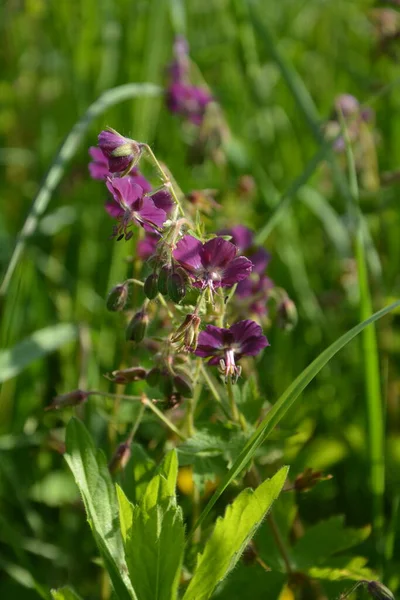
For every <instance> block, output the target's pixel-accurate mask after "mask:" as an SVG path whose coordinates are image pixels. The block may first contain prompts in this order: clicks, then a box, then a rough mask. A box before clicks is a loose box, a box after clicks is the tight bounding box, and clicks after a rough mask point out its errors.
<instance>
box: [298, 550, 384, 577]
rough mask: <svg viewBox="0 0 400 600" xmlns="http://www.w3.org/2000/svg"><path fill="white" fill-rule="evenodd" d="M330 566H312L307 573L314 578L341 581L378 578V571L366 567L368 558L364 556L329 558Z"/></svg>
mask: <svg viewBox="0 0 400 600" xmlns="http://www.w3.org/2000/svg"><path fill="white" fill-rule="evenodd" d="M329 563H330V564H329V567H312V568H311V569H308V571H307V573H308V575H310V577H312V578H313V579H324V580H326V581H341V580H344V579H351V580H353V581H359V580H360V579H376V573H374V572H373V571H372V570H371V569H369V568H368V567H366V566H365V565H366V563H367V559H366V558H364V557H363V556H340V557H337V558H334V559H330V560H329Z"/></svg>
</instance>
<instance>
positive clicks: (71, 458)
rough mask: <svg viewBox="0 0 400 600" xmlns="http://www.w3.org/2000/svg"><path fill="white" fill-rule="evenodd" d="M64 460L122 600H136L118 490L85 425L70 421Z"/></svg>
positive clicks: (102, 455)
mask: <svg viewBox="0 0 400 600" xmlns="http://www.w3.org/2000/svg"><path fill="white" fill-rule="evenodd" d="M66 448H67V452H66V454H65V459H66V461H67V463H68V466H69V468H70V469H71V471H72V473H73V475H74V477H75V481H76V483H77V486H78V488H79V491H80V493H81V495H82V499H83V503H84V505H85V509H86V515H87V519H88V521H89V524H90V527H91V529H92V532H93V536H94V538H95V541H96V544H97V546H98V548H99V551H100V553H101V555H102V558H103V560H104V564H105V567H106V569H107V571H108V573H109V575H110V578H111V581H112V584H113V586H114V589H115V591H116V594H117V596H118V598H119V600H131V599H132V598H134V599H135V600H137V596H136V594H135V592H134V590H133V588H132V585H131V583H130V581H129V578H128V576H127V566H126V563H125V558H124V551H123V543H122V537H121V532H120V529H119V526H118V521H119V520H118V507H117V499H116V494H115V488H114V485H113V482H112V480H111V476H110V473H109V471H108V468H107V463H106V459H105V456H104V454H103V453H102V452H101V451H100V450H98V451H96V448H95V446H94V444H93V441H92V439H91V437H90V435H89V433H88V431H87V430H86V428H85V426H84V425H83V423H81V422H80V421H78V420H77V419H71V421H70V422H69V424H68V427H67V433H66Z"/></svg>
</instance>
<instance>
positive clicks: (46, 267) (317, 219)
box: [0, 0, 400, 599]
mask: <svg viewBox="0 0 400 600" xmlns="http://www.w3.org/2000/svg"><path fill="white" fill-rule="evenodd" d="M372 8H373V4H372V3H371V2H367V1H365V2H364V1H361V0H357V1H352V2H350V1H349V0H335V1H333V0H325V1H323V0H307V1H306V2H305V1H302V0H282V1H281V2H275V1H272V0H258V1H256V0H255V1H253V2H247V1H245V0H209V1H208V2H204V1H199V0H190V1H187V2H183V1H177V0H175V1H174V0H169V1H167V0H137V1H135V2H132V1H129V2H128V1H127V0H118V1H113V0H82V1H81V2H68V1H67V0H60V1H59V2H51V1H50V2H46V1H45V0H26V1H25V2H19V1H17V0H8V1H5V2H3V3H2V4H1V6H0V33H1V39H2V44H1V49H0V56H1V64H0V69H1V71H0V173H1V178H0V203H1V218H0V265H1V268H2V270H4V272H5V269H6V267H7V264H8V261H9V260H10V257H11V254H12V251H13V248H14V245H15V240H16V236H17V235H18V232H19V231H20V230H21V228H22V226H23V223H24V220H25V218H26V216H27V214H28V212H29V210H30V206H31V202H32V199H33V197H34V196H35V194H36V192H37V190H38V189H39V186H40V181H41V179H42V177H43V175H44V174H45V172H46V170H47V168H48V166H49V164H50V163H51V161H52V160H53V158H54V156H55V154H56V152H57V150H58V148H59V145H60V144H61V142H62V141H63V139H64V137H65V136H66V135H67V133H68V132H69V131H70V129H71V128H72V126H73V125H74V123H75V122H76V121H77V120H78V119H79V118H80V117H81V116H82V114H83V113H84V112H85V110H86V109H87V107H88V106H89V105H90V104H91V103H92V102H93V101H95V100H96V98H97V97H98V96H99V95H100V94H101V93H102V92H103V91H105V90H106V89H108V88H109V87H113V86H117V85H121V84H125V83H129V82H135V83H140V82H151V83H155V84H160V85H163V83H164V81H165V65H166V63H168V61H169V60H170V59H171V48H172V42H173V38H174V35H175V34H176V33H183V34H185V35H186V36H187V37H188V39H189V42H190V48H191V57H192V59H193V61H194V62H195V63H196V64H197V65H198V67H199V69H200V71H201V73H202V76H203V77H204V80H205V81H206V82H207V84H208V86H209V87H210V89H211V90H212V92H213V94H214V95H215V98H216V99H217V101H218V102H220V104H221V106H222V109H223V112H224V115H225V118H226V121H227V123H228V125H229V127H230V130H231V132H232V138H231V142H230V145H229V148H228V162H227V164H226V166H225V167H223V168H217V167H216V166H215V165H213V164H212V162H211V161H205V163H204V164H199V165H195V166H193V165H190V164H189V163H188V160H187V145H186V143H185V140H184V136H183V134H182V128H181V125H180V122H179V120H178V119H177V118H176V117H174V116H172V115H170V114H169V113H168V112H167V110H166V108H165V106H164V103H163V99H162V97H161V96H160V97H158V98H137V99H134V100H128V101H124V102H123V103H121V104H120V105H118V106H114V107H111V108H109V109H108V110H107V111H106V113H105V114H103V115H102V116H100V117H98V118H96V119H95V121H94V122H93V123H92V124H91V126H90V128H89V130H88V133H87V135H86V137H85V139H84V140H83V142H82V144H81V145H80V146H79V149H78V151H77V153H76V155H75V156H74V158H73V160H72V161H71V163H70V164H68V165H67V167H66V170H65V173H64V176H63V178H62V181H61V184H60V185H59V186H58V187H57V189H56V191H55V193H54V194H53V196H52V198H51V202H50V204H49V206H48V208H47V210H46V212H45V215H44V216H43V218H41V219H40V222H39V226H38V228H37V230H36V231H35V232H34V234H33V236H32V237H31V238H30V239H29V240H28V243H27V247H26V250H25V252H24V254H23V257H22V260H21V261H20V262H19V264H18V266H17V268H16V271H15V273H14V275H13V277H12V280H11V283H10V286H9V289H8V290H7V293H6V294H5V296H4V297H2V298H1V307H0V308H1V324H0V336H1V337H0V340H1V342H0V343H1V348H4V349H5V348H12V347H13V346H14V345H15V344H17V343H18V342H20V341H21V340H23V339H24V338H25V337H27V336H28V335H29V334H31V333H32V332H34V331H36V330H39V329H42V328H44V327H48V326H52V325H54V326H55V325H58V324H60V323H72V324H79V325H80V329H79V338H78V340H77V341H75V342H70V343H67V344H65V345H63V346H62V348H61V349H60V350H59V351H58V352H57V353H52V354H49V355H47V356H45V357H44V358H43V359H42V360H39V361H35V362H34V363H33V364H32V365H29V366H28V367H27V368H25V369H24V370H23V372H22V373H20V374H19V375H18V376H17V377H13V378H11V379H9V380H8V381H6V382H5V383H3V384H2V388H1V397H0V525H1V526H0V568H3V575H0V596H1V597H4V598H8V597H9V598H23V599H29V598H34V597H37V596H36V592H35V591H34V586H35V583H34V582H33V580H32V574H33V575H34V578H35V579H36V581H38V582H40V583H41V584H42V585H43V586H44V587H45V588H49V587H51V586H53V585H54V586H55V585H60V584H61V583H63V581H74V582H77V583H80V585H81V589H82V593H84V590H85V589H87V590H88V597H90V593H93V590H92V589H91V581H90V580H91V572H90V569H92V570H93V573H96V576H97V574H98V569H97V567H96V566H95V565H90V564H89V571H88V563H87V562H85V560H86V558H87V557H88V556H90V555H91V552H93V543H92V541H91V539H90V535H89V532H88V530H87V528H86V526H85V523H84V519H83V518H82V515H81V514H79V512H77V511H76V510H74V509H73V508H71V505H70V504H68V502H69V501H70V499H71V498H73V497H74V488H73V485H72V482H71V479H70V477H69V475H68V474H67V472H66V468H65V466H64V464H63V460H62V458H61V456H58V455H57V453H55V452H52V451H50V450H49V448H48V444H47V443H46V440H47V437H48V435H47V434H48V430H49V429H50V427H52V428H54V427H60V428H61V427H63V426H64V424H65V422H66V420H67V418H68V416H65V417H64V416H56V417H54V416H52V415H51V416H48V415H44V413H43V407H44V406H45V405H47V404H48V403H50V401H51V399H52V397H53V396H54V395H55V393H56V392H63V391H68V390H71V389H74V388H76V387H78V386H81V387H91V388H94V387H98V386H105V385H106V384H105V383H104V380H103V373H104V372H106V371H109V370H111V369H112V368H113V367H114V365H116V364H119V362H120V361H121V353H122V351H121V346H122V340H123V328H122V327H118V326H116V319H115V317H114V316H110V315H109V314H107V313H106V312H105V309H104V300H103V299H104V297H105V296H106V294H107V292H108V290H109V289H110V287H111V286H112V285H113V284H115V283H117V282H118V281H120V280H121V278H123V277H124V276H125V275H126V273H127V272H128V267H127V264H126V262H125V261H124V257H125V255H126V248H125V247H124V245H123V244H122V245H119V244H116V243H114V242H112V241H110V240H109V239H108V236H109V234H110V228H111V222H110V219H109V217H108V215H107V214H106V213H105V211H104V210H103V201H104V197H105V193H104V188H103V187H102V185H101V184H100V183H99V182H95V181H91V180H90V178H89V176H88V171H87V162H88V155H87V148H88V146H89V145H94V144H95V143H96V136H97V133H98V131H100V130H101V129H102V128H104V127H105V126H106V125H111V126H112V127H114V128H115V129H117V130H119V131H121V132H122V133H123V134H126V135H129V136H132V137H133V138H135V139H137V140H140V141H145V142H148V143H149V144H151V146H152V148H153V150H154V152H155V153H156V155H157V157H159V158H160V159H162V160H163V161H165V162H166V163H167V164H168V167H169V168H170V170H171V171H172V173H173V174H174V176H175V178H176V179H177V181H178V182H179V184H180V186H181V188H182V189H183V190H185V191H190V190H191V189H200V188H215V189H218V190H221V192H222V193H223V194H225V196H228V198H227V199H226V200H225V203H224V209H223V211H222V212H221V214H220V215H219V216H218V220H219V222H218V225H219V226H220V225H226V223H232V224H234V223H238V222H244V223H245V224H247V225H248V226H250V227H252V228H254V229H255V230H256V231H261V232H262V231H264V229H263V227H264V226H265V225H266V224H267V223H268V221H269V218H270V216H271V214H272V213H273V210H274V207H275V206H276V204H277V202H279V199H280V198H281V196H282V194H284V193H285V192H287V190H290V189H291V186H292V184H293V182H295V181H296V179H297V178H298V177H301V176H302V174H303V173H304V170H305V169H306V167H307V165H308V163H309V161H310V160H312V158H313V157H314V155H315V154H316V153H317V152H318V151H319V150H320V147H321V137H320V135H319V134H318V131H319V125H320V123H322V121H323V120H324V119H326V118H327V117H328V116H329V114H330V112H331V109H332V104H333V101H334V98H335V96H336V95H338V94H339V93H343V92H347V93H351V94H354V95H355V96H356V97H357V98H358V99H359V100H360V101H361V102H363V103H366V104H370V105H371V106H373V108H374V109H375V111H376V130H377V132H378V133H377V155H378V163H379V171H380V172H381V173H382V172H387V171H395V170H396V169H398V168H399V166H400V141H399V140H400V136H399V133H400V117H399V114H400V113H399V109H400V80H399V81H398V78H399V70H398V65H397V64H396V60H394V59H393V58H391V57H388V56H387V55H380V54H379V52H378V50H377V48H378V44H377V40H376V37H375V35H374V30H373V27H372V24H371V9H372ZM394 48H395V50H396V46H394ZM282 61H283V62H282ZM243 174H250V175H252V176H253V177H254V178H255V181H256V184H257V193H256V196H255V198H254V200H252V201H251V202H250V201H249V202H242V203H240V204H238V203H237V202H236V201H235V200H234V198H233V195H231V199H229V192H230V190H233V189H235V186H236V184H237V179H238V177H239V176H240V175H243ZM331 180H332V177H331V174H330V170H329V167H328V166H327V163H326V162H325V163H323V164H322V163H320V164H319V165H318V166H317V167H316V168H315V169H314V170H313V172H312V174H311V177H310V178H309V180H308V181H307V182H306V183H305V184H304V185H302V186H301V187H300V189H298V190H296V193H294V194H290V196H289V198H290V201H289V202H287V203H286V205H285V207H284V208H283V210H282V213H281V219H280V220H279V221H277V223H276V225H275V227H274V228H271V230H270V231H268V232H267V233H268V235H267V236H266V235H264V234H265V231H264V233H263V234H262V239H263V241H264V244H265V246H266V247H267V248H268V249H269V250H270V252H271V253H272V255H273V260H272V263H271V267H270V274H271V277H272V278H273V279H274V280H275V281H276V282H277V283H279V285H281V286H282V287H285V288H286V289H287V290H288V292H289V294H290V296H291V297H292V298H293V299H294V301H295V302H296V305H297V307H298V310H299V324H298V326H297V327H296V329H294V330H293V331H292V332H291V333H289V334H283V333H282V332H281V331H280V330H278V329H277V328H272V329H271V331H270V332H269V334H268V335H269V339H270V342H271V349H270V351H268V352H266V353H264V355H263V358H262V360H261V363H260V365H259V366H260V373H261V387H262V390H263V393H264V394H265V395H266V397H267V398H268V399H269V400H270V401H272V402H273V401H274V399H276V398H277V397H279V395H280V394H281V393H282V392H283V391H284V390H285V388H286V387H287V386H288V385H289V384H290V382H291V381H292V380H293V379H294V377H295V376H296V375H297V374H298V373H300V372H301V370H302V369H303V368H305V367H306V366H307V364H308V363H309V362H311V360H312V359H314V358H315V357H316V356H317V355H318V354H319V353H320V352H321V351H322V350H323V349H324V348H325V347H326V346H327V345H328V344H329V343H331V342H332V341H334V340H335V339H336V338H337V337H339V335H341V334H342V333H344V332H345V331H346V330H348V329H349V328H350V327H351V326H353V325H354V324H355V323H357V322H358V321H359V320H360V310H359V289H358V286H357V282H355V283H354V282H353V283H351V281H350V283H348V285H347V287H346V286H344V285H343V275H344V273H345V271H346V269H349V265H350V267H351V265H352V263H351V262H350V263H349V261H351V260H352V259H353V258H354V256H355V252H354V249H353V244H352V236H351V228H350V223H349V213H348V202H349V198H348V186H347V183H346V178H345V179H344V183H343V181H342V184H341V185H340V184H339V185H337V184H332V181H331ZM297 187H298V186H297ZM360 207H361V211H362V213H363V216H364V218H365V223H366V225H367V227H368V230H369V232H370V236H371V240H370V242H371V243H370V244H368V245H367V249H366V255H367V262H368V264H369V270H370V277H369V282H370V290H371V294H372V304H373V308H374V310H377V309H378V308H380V307H381V306H383V305H384V304H385V303H387V302H388V301H389V300H390V299H392V298H397V297H398V296H399V283H400V281H399V268H398V265H399V258H400V236H399V226H400V222H399V217H400V211H399V208H398V186H397V185H396V184H393V185H391V186H389V187H381V188H379V189H378V190H377V191H374V192H370V193H365V192H361V197H360ZM347 281H348V282H349V278H348V279H347ZM396 319H397V317H394V318H391V319H386V320H385V321H384V322H383V323H381V324H379V325H378V343H379V369H380V374H381V388H382V397H383V400H384V407H385V408H384V412H385V429H386V435H385V452H384V454H385V462H386V494H385V502H384V507H383V510H384V515H385V523H386V529H387V531H388V532H389V534H390V535H389V538H388V542H387V544H386V547H385V552H386V559H385V561H384V563H385V564H384V569H385V571H384V572H385V576H386V580H387V581H389V582H390V583H391V585H392V586H397V585H399V584H400V581H399V576H398V575H397V572H398V567H399V561H398V560H397V561H396V560H395V557H396V553H397V555H399V552H400V545H399V542H398V541H397V543H396V535H397V534H398V525H397V523H396V507H397V506H398V500H399V493H400V475H399V473H400V437H399V427H400V408H399V384H400V381H399V350H400V337H399V331H398V322H397V320H396ZM364 369H365V354H363V351H362V345H361V343H360V341H355V342H353V343H352V344H350V345H349V346H348V347H346V348H345V350H344V351H343V352H342V353H341V354H340V355H339V356H338V357H336V358H335V359H334V361H333V362H331V363H330V364H329V365H328V366H327V367H326V368H325V369H324V370H323V372H322V373H321V374H320V375H319V377H318V379H317V381H316V382H314V383H313V384H312V385H311V386H310V387H309V388H308V389H307V391H306V392H305V393H304V394H303V396H302V399H301V401H300V403H299V404H298V405H297V406H296V408H295V409H294V412H293V413H291V414H290V415H289V417H288V418H286V419H285V424H284V427H285V429H288V430H290V431H293V430H298V431H299V439H298V440H297V442H296V439H293V438H290V440H289V441H288V442H287V443H284V444H283V450H282V444H280V449H279V451H280V452H283V456H284V458H285V460H286V461H287V462H290V463H291V464H292V469H293V473H294V474H295V473H297V472H300V471H301V469H303V468H305V467H307V466H313V467H314V468H323V469H325V470H326V471H327V472H331V473H332V474H334V478H333V479H332V480H330V481H329V482H326V483H325V484H323V485H321V486H320V487H317V488H316V489H315V490H314V491H313V493H312V494H310V495H305V496H303V497H301V499H300V510H301V512H302V515H303V516H304V519H305V520H306V521H308V522H310V523H312V522H315V521H316V520H318V519H322V518H324V517H328V516H330V515H332V514H338V513H340V514H345V515H346V519H347V522H348V523H349V524H350V525H352V526H362V525H365V524H366V523H369V522H371V514H372V510H373V509H372V500H371V493H370V488H369V484H368V478H369V472H370V464H369V460H368V456H369V452H368V447H369V443H370V439H369V438H368V434H367V431H368V428H367V410H366V400H365V393H366V392H365V383H364V380H365V374H364ZM85 420H86V421H87V424H88V426H89V428H90V429H91V431H92V433H93V434H94V435H95V436H96V435H97V436H98V438H99V439H103V441H104V443H105V445H106V448H109V449H111V448H112V447H113V442H115V440H113V439H104V433H103V428H104V421H103V420H102V418H101V417H99V415H98V412H97V410H96V409H95V408H91V407H90V405H89V407H88V409H87V412H86V415H85ZM102 436H103V437H102ZM301 436H303V439H304V440H307V441H306V443H305V444H304V442H303V441H302V439H301ZM296 444H297V445H296ZM299 448H302V450H301V452H298V449H299ZM277 451H278V450H277ZM390 536H392V537H390ZM392 538H393V539H394V540H395V541H394V547H392V546H391V541H392ZM364 554H365V555H370V556H371V557H372V559H373V557H374V550H373V548H372V545H370V546H369V545H368V542H367V543H366V547H365V551H364ZM83 557H84V558H85V560H83ZM92 597H93V596H92Z"/></svg>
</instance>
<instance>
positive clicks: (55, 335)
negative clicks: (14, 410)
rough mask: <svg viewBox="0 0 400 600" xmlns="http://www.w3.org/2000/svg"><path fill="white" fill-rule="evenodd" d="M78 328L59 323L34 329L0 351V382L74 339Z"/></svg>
mask: <svg viewBox="0 0 400 600" xmlns="http://www.w3.org/2000/svg"><path fill="white" fill-rule="evenodd" d="M77 335H78V328H77V327H76V325H71V324H70V323H59V324H58V325H51V326H50V327H45V328H44V329H39V331H35V332H34V333H32V334H31V335H30V336H29V337H27V338H25V339H24V340H22V342H19V343H18V344H16V345H15V346H14V347H13V348H9V349H8V350H3V352H0V383H1V382H3V381H6V380H7V379H11V378H12V377H15V376H16V375H18V374H19V373H21V371H23V369H24V368H25V367H27V366H28V365H30V364H31V363H32V362H34V361H35V360H38V359H39V358H42V357H43V356H45V355H46V354H49V353H50V352H53V351H54V350H57V348H60V346H63V345H64V344H66V343H68V342H71V341H72V340H74V339H76V337H77Z"/></svg>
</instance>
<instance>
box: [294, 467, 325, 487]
mask: <svg viewBox="0 0 400 600" xmlns="http://www.w3.org/2000/svg"><path fill="white" fill-rule="evenodd" d="M328 479H332V475H324V473H323V472H322V471H313V470H312V469H311V468H310V467H309V468H308V469H306V470H305V471H304V472H303V473H300V475H297V477H296V479H295V480H294V484H293V488H294V489H295V490H296V491H297V492H309V491H310V490H311V489H312V488H313V487H314V486H315V485H317V483H319V482H320V481H327V480H328Z"/></svg>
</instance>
